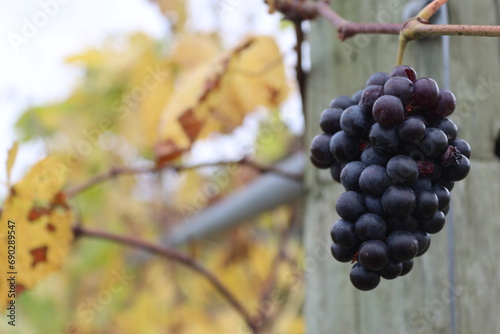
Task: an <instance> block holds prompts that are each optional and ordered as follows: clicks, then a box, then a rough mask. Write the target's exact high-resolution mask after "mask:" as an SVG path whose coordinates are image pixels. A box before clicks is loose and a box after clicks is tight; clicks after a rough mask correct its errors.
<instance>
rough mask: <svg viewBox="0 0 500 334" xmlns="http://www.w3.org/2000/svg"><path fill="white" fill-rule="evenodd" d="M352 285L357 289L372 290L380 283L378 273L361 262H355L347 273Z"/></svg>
mask: <svg viewBox="0 0 500 334" xmlns="http://www.w3.org/2000/svg"><path fill="white" fill-rule="evenodd" d="M349 278H350V279H351V283H352V285H354V287H355V288H356V289H358V290H361V291H369V290H373V289H375V288H376V287H377V285H378V284H379V283H380V274H379V273H378V272H376V271H371V270H368V269H366V268H365V267H364V266H363V265H362V264H361V263H359V262H358V263H356V264H355V265H354V266H353V267H352V269H351V273H350V275H349Z"/></svg>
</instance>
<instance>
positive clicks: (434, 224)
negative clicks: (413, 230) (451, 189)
mask: <svg viewBox="0 0 500 334" xmlns="http://www.w3.org/2000/svg"><path fill="white" fill-rule="evenodd" d="M444 223H445V216H444V213H443V212H442V211H436V213H435V214H434V215H433V216H432V217H431V218H427V219H422V220H421V221H420V224H419V228H420V229H421V230H422V231H424V232H427V233H430V234H435V233H438V232H439V231H441V230H442V229H443V227H444Z"/></svg>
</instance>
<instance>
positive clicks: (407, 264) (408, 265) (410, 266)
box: [399, 260, 413, 276]
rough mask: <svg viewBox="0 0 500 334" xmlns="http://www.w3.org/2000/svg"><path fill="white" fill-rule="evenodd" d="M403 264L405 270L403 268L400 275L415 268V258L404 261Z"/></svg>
mask: <svg viewBox="0 0 500 334" xmlns="http://www.w3.org/2000/svg"><path fill="white" fill-rule="evenodd" d="M402 265H403V270H401V274H399V276H404V275H406V274H408V273H409V272H410V271H411V270H412V269H413V260H409V261H403V262H402Z"/></svg>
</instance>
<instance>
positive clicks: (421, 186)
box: [410, 177, 432, 192]
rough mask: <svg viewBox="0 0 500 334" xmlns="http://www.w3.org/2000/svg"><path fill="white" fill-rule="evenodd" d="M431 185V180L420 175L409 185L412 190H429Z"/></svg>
mask: <svg viewBox="0 0 500 334" xmlns="http://www.w3.org/2000/svg"><path fill="white" fill-rule="evenodd" d="M431 187H432V181H431V179H429V178H428V177H421V178H419V179H418V180H417V181H415V183H413V184H412V185H411V186H410V188H411V189H412V190H413V191H414V192H415V191H417V190H430V189H431Z"/></svg>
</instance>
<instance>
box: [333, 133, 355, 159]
mask: <svg viewBox="0 0 500 334" xmlns="http://www.w3.org/2000/svg"><path fill="white" fill-rule="evenodd" d="M330 152H331V153H332V154H333V156H334V157H335V158H336V159H337V160H340V161H346V162H347V161H351V160H353V159H354V158H355V157H356V155H357V154H358V153H359V150H358V142H357V141H356V139H354V138H351V137H349V136H348V135H347V134H346V133H345V132H344V131H339V132H337V133H336V134H334V135H333V136H332V139H331V140H330Z"/></svg>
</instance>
